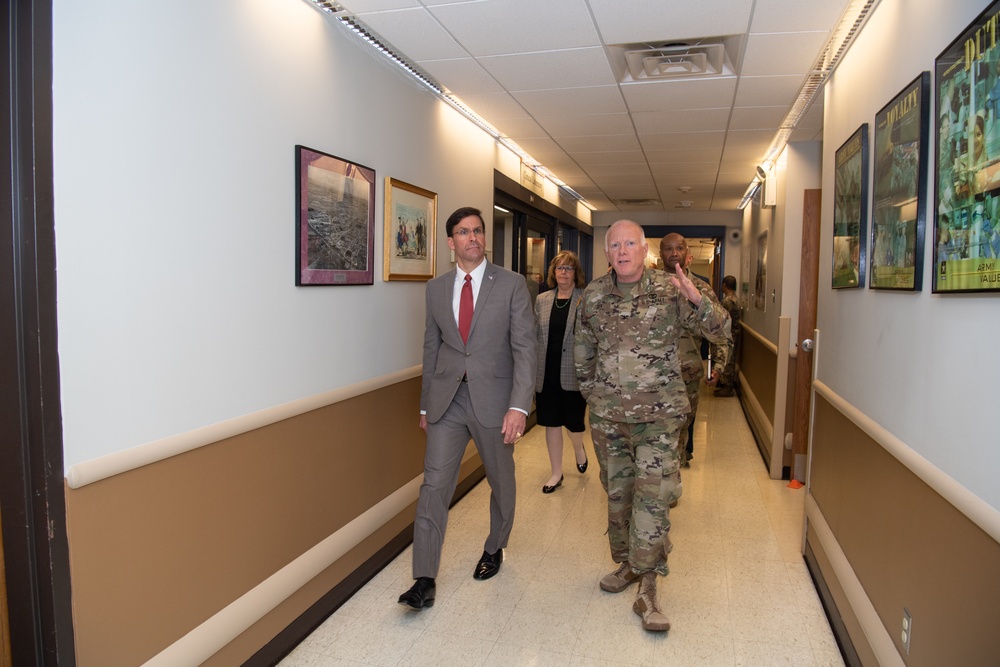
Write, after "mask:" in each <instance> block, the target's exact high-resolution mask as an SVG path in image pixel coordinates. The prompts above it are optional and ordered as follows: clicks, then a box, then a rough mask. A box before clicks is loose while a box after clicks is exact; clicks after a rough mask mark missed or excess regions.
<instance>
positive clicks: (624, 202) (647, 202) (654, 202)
mask: <svg viewBox="0 0 1000 667" xmlns="http://www.w3.org/2000/svg"><path fill="white" fill-rule="evenodd" d="M659 205H660V200H659V199H616V200H615V206H659Z"/></svg>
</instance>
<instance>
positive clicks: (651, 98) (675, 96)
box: [622, 76, 737, 112]
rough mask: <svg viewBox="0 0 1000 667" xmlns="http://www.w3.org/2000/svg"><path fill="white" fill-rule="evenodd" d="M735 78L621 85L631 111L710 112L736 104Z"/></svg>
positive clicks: (676, 80)
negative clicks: (734, 95)
mask: <svg viewBox="0 0 1000 667" xmlns="http://www.w3.org/2000/svg"><path fill="white" fill-rule="evenodd" d="M736 81H737V79H736V77H735V76H727V77H720V78H715V79H675V80H672V81H657V82H650V83H630V84H623V85H622V95H624V96H625V101H626V102H627V103H628V108H629V111H632V112H636V111H672V110H680V109H706V108H708V109H711V108H717V107H730V106H732V105H733V93H734V92H735V91H736Z"/></svg>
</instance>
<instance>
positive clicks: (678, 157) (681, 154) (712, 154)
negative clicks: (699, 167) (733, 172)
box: [646, 147, 722, 165]
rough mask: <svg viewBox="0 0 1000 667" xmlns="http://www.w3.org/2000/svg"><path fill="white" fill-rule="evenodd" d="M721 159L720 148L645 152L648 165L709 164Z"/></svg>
mask: <svg viewBox="0 0 1000 667" xmlns="http://www.w3.org/2000/svg"><path fill="white" fill-rule="evenodd" d="M721 157H722V148H721V147H719V148H680V149H672V150H664V151H646V159H647V160H649V164H650V165H654V164H663V163H664V162H711V161H716V162H718V160H719V159H720V158H721Z"/></svg>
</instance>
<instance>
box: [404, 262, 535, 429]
mask: <svg viewBox="0 0 1000 667" xmlns="http://www.w3.org/2000/svg"><path fill="white" fill-rule="evenodd" d="M454 290H455V269H452V270H451V271H449V272H447V273H445V274H444V275H442V276H438V277H437V278H434V279H433V280H431V281H430V282H428V283H427V322H426V326H425V328H424V368H423V386H422V388H421V393H420V409H421V410H423V411H424V412H426V414H427V421H428V422H431V423H434V422H436V421H438V420H439V419H441V416H442V415H444V413H445V411H446V410H447V409H448V406H449V405H451V401H452V399H453V398H454V397H455V392H456V391H458V386H459V384H460V383H461V381H462V377H463V376H466V377H468V381H469V399H470V401H471V402H472V409H473V411H474V412H475V416H476V419H477V420H478V421H479V423H481V424H482V425H483V426H487V427H491V428H499V427H500V426H502V425H503V417H504V415H505V414H506V413H507V410H509V409H510V408H520V409H522V410H524V411H525V412H526V413H527V412H531V400H532V398H533V396H534V394H533V391H532V390H533V382H532V378H534V376H535V356H536V355H535V320H534V316H533V315H532V312H531V300H530V298H529V296H528V288H527V286H526V285H525V282H524V277H523V276H521V275H520V274H517V273H514V272H512V271H508V270H507V269H504V268H502V267H499V266H497V265H496V264H493V263H491V262H487V263H486V271H485V273H484V274H483V284H482V285H481V286H480V287H479V296H478V298H477V299H476V309H475V311H474V312H473V315H472V328H471V329H470V330H469V342H468V344H465V343H462V337H461V335H459V333H458V324H457V323H456V322H455V312H454V310H453V309H452V298H453V295H454Z"/></svg>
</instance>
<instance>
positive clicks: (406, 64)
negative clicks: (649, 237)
mask: <svg viewBox="0 0 1000 667" xmlns="http://www.w3.org/2000/svg"><path fill="white" fill-rule="evenodd" d="M306 2H308V3H310V4H312V5H314V6H315V7H317V8H318V9H320V10H321V11H323V12H324V13H326V14H328V15H329V16H332V17H333V18H334V19H336V20H337V21H338V22H339V23H340V24H341V25H343V26H346V27H347V28H348V29H349V30H350V31H351V33H352V34H354V35H355V36H357V37H358V38H359V39H361V40H362V41H364V42H365V43H366V44H368V45H369V46H370V47H372V48H374V49H375V50H376V51H378V52H379V53H381V54H382V55H383V56H385V57H386V58H388V59H389V61H390V62H392V63H393V64H395V65H397V66H399V67H400V68H402V69H403V71H405V72H406V73H407V74H408V75H410V76H411V77H413V78H414V79H416V80H417V81H419V82H420V83H421V84H423V85H424V86H425V87H427V88H429V89H430V90H431V92H433V93H434V94H435V95H436V96H437V97H438V98H440V99H441V100H443V101H444V102H446V103H447V104H448V105H449V106H451V107H452V108H453V109H455V110H456V111H458V112H459V113H460V114H462V115H463V116H465V117H466V118H468V119H469V120H471V121H472V122H473V123H475V124H476V125H477V126H479V128H480V129H482V130H483V131H484V132H486V133H487V134H489V135H490V136H491V137H493V138H494V139H495V140H496V141H498V142H500V143H501V144H502V145H503V146H505V147H506V148H507V149H508V150H510V151H511V152H513V153H514V154H515V155H517V156H518V157H519V158H520V159H521V161H522V162H523V163H524V164H525V165H526V166H527V167H528V168H529V169H531V170H532V171H534V172H535V173H537V174H538V175H539V176H541V177H542V178H545V179H547V180H549V181H551V182H552V183H553V184H554V185H555V186H556V187H557V188H559V190H560V191H561V192H563V193H564V194H566V195H567V196H568V197H570V198H571V199H573V200H575V201H578V202H579V203H580V204H582V205H583V206H586V207H587V208H588V209H590V210H591V211H594V210H597V209H596V208H595V207H594V206H592V205H591V204H590V203H589V202H588V201H587V200H586V199H584V197H583V195H581V194H580V193H578V192H577V191H576V190H574V189H573V188H571V187H569V186H568V185H566V183H564V182H563V181H562V180H560V179H559V178H556V176H555V174H553V173H552V172H551V171H549V169H547V168H546V167H544V166H542V164H541V163H540V162H539V161H538V160H536V159H534V158H533V157H531V156H530V155H528V154H527V153H526V152H525V151H524V149H522V148H521V147H520V146H518V145H517V143H515V142H514V141H513V140H512V139H511V138H510V137H507V136H505V135H504V134H502V133H501V132H500V131H499V130H498V129H496V128H495V127H493V126H492V125H490V124H489V123H488V122H487V121H486V120H485V119H483V118H481V117H480V116H479V114H477V113H476V112H474V111H473V110H472V109H470V108H469V107H467V106H465V104H463V103H462V101H461V100H460V99H458V98H457V97H455V96H454V95H451V94H450V93H448V92H446V91H445V90H444V88H443V87H442V86H441V84H439V83H438V82H437V81H435V80H434V78H433V77H432V76H430V75H429V74H427V73H426V72H423V71H422V70H421V69H420V68H419V67H417V66H416V65H414V64H413V63H411V62H410V61H409V60H407V59H406V58H404V57H402V56H400V55H399V54H397V53H396V52H395V51H393V50H392V48H391V47H389V46H388V45H387V44H386V42H385V41H384V40H383V39H382V38H381V37H379V36H378V35H377V34H376V33H375V32H374V31H373V30H371V29H370V28H368V27H367V26H365V25H364V24H363V23H361V22H360V21H358V20H357V19H355V18H354V17H353V16H351V15H350V14H349V13H348V12H347V10H346V9H344V7H343V6H342V5H341V4H340V3H338V2H330V1H329V0H306Z"/></svg>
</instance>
